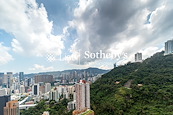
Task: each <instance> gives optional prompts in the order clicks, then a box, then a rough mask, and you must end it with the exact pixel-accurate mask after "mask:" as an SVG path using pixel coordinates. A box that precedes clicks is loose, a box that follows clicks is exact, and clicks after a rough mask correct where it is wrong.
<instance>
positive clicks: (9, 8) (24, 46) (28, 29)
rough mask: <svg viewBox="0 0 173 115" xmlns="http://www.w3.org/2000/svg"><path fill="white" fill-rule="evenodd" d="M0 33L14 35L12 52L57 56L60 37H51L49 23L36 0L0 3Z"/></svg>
mask: <svg viewBox="0 0 173 115" xmlns="http://www.w3.org/2000/svg"><path fill="white" fill-rule="evenodd" d="M0 11H1V12H0V17H1V18H0V29H3V30H5V31H6V32H8V33H11V34H13V35H14V37H15V38H14V39H13V40H12V43H11V44H12V49H13V51H15V52H17V53H24V54H27V55H33V56H45V55H46V54H47V53H48V54H53V55H60V54H61V50H62V49H63V48H64V45H63V41H62V38H63V35H53V34H52V30H53V22H52V21H49V20H48V15H47V11H46V9H45V7H44V6H43V4H41V5H40V6H38V4H37V3H36V0H19V1H14V0H1V1H0Z"/></svg>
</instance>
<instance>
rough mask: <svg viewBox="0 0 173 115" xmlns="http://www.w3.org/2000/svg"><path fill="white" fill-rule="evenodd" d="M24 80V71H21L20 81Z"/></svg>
mask: <svg viewBox="0 0 173 115" xmlns="http://www.w3.org/2000/svg"><path fill="white" fill-rule="evenodd" d="M23 80H24V72H19V81H20V82H21V81H23Z"/></svg>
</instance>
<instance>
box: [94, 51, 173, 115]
mask: <svg viewBox="0 0 173 115" xmlns="http://www.w3.org/2000/svg"><path fill="white" fill-rule="evenodd" d="M91 109H92V110H94V111H95V113H96V115H173V55H166V56H164V52H160V53H156V54H155V55H154V56H152V57H151V58H148V59H146V60H145V61H143V62H142V63H128V64H126V65H124V66H120V67H117V68H115V69H113V70H111V71H110V72H108V73H106V74H104V75H103V76H102V77H101V78H100V79H98V80H97V81H96V82H95V83H93V84H92V85H91Z"/></svg>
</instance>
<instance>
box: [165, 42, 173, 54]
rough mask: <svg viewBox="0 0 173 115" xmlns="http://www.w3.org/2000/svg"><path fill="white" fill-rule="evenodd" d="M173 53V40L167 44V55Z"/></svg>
mask: <svg viewBox="0 0 173 115" xmlns="http://www.w3.org/2000/svg"><path fill="white" fill-rule="evenodd" d="M172 53H173V40H168V41H167V42H165V55H168V54H172Z"/></svg>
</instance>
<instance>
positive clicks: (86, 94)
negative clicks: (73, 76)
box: [75, 80, 90, 111]
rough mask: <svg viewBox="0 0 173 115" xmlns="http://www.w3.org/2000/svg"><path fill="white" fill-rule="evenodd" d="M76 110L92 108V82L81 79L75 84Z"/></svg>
mask: <svg viewBox="0 0 173 115" xmlns="http://www.w3.org/2000/svg"><path fill="white" fill-rule="evenodd" d="M75 92H76V110H78V111H82V110H84V109H90V84H89V83H87V82H86V81H85V80H80V82H79V83H77V84H75Z"/></svg>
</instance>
